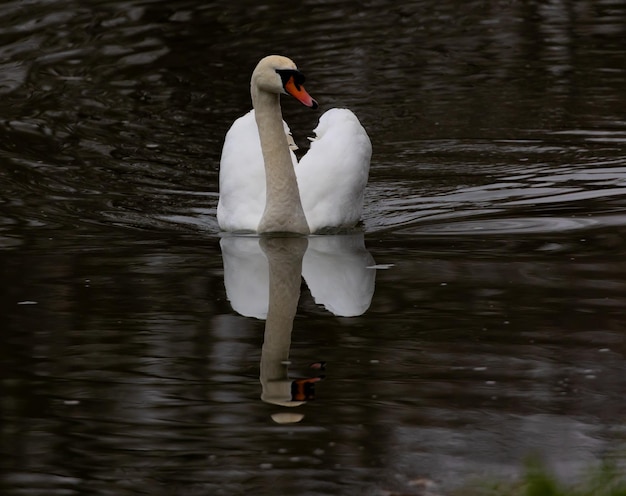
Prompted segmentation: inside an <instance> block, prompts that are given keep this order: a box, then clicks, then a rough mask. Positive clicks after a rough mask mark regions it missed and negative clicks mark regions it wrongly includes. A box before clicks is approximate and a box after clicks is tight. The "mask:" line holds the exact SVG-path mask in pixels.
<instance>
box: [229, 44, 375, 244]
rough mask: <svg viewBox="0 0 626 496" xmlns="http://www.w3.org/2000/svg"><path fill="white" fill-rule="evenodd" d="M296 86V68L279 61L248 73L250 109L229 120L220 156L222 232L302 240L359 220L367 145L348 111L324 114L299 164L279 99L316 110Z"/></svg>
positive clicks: (273, 58)
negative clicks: (283, 95)
mask: <svg viewBox="0 0 626 496" xmlns="http://www.w3.org/2000/svg"><path fill="white" fill-rule="evenodd" d="M303 81H304V76H302V74H301V73H300V72H299V71H298V70H297V68H296V65H295V64H294V63H293V62H292V61H291V60H290V59H288V58H286V57H281V56H278V55H272V56H269V57H265V58H264V59H262V60H261V61H260V62H259V64H258V65H257V67H256V69H255V70H254V72H253V73H252V80H251V95H252V104H253V106H254V109H255V110H254V111H251V112H249V113H248V114H246V115H244V116H243V117H241V118H239V119H237V120H236V121H235V123H234V124H233V125H232V127H231V128H230V130H229V131H228V133H227V135H226V140H225V142H224V148H223V150H222V158H221V162H220V199H219V203H218V206H217V219H218V222H219V225H220V227H221V228H222V229H223V230H226V231H255V232H272V231H274V232H275V231H283V232H295V233H302V234H308V233H309V232H315V231H318V230H320V229H322V228H325V227H352V226H354V225H355V224H356V223H357V222H358V221H359V219H360V217H361V212H362V209H363V192H364V189H365V185H366V183H367V175H368V171H369V163H370V157H371V153H372V148H371V144H370V141H369V138H368V136H367V133H366V132H365V130H364V129H363V127H362V126H361V124H360V123H359V121H358V119H357V118H356V116H355V115H354V114H353V113H352V112H350V111H349V110H347V109H331V110H329V111H328V112H326V113H325V114H323V115H322V117H321V118H320V121H319V124H318V126H317V128H316V129H315V133H316V138H315V139H314V140H313V142H312V144H311V148H310V150H309V152H308V153H306V154H305V155H304V157H302V160H301V161H300V163H299V164H298V163H297V161H296V158H295V155H294V154H293V153H292V152H290V150H289V141H291V142H292V143H293V141H292V140H290V138H291V137H290V136H289V135H288V133H289V129H288V128H287V125H286V124H285V123H284V122H283V120H282V114H281V110H280V99H279V98H280V94H281V93H289V94H290V95H292V96H294V97H295V98H297V99H298V100H299V101H300V102H302V103H303V104H304V105H307V106H309V107H312V108H317V102H315V100H313V99H312V98H311V96H310V95H309V94H308V93H307V92H306V91H305V89H304V87H303V86H302V82H303ZM294 166H295V173H294ZM266 191H267V192H268V194H267V195H266Z"/></svg>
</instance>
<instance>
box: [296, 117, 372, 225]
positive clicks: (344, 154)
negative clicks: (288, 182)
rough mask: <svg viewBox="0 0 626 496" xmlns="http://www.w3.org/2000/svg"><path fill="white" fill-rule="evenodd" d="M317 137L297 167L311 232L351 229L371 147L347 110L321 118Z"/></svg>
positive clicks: (360, 205)
mask: <svg viewBox="0 0 626 496" xmlns="http://www.w3.org/2000/svg"><path fill="white" fill-rule="evenodd" d="M315 133H316V138H315V139H313V141H312V142H311V148H310V150H309V151H308V152H307V153H306V154H305V155H304V156H303V157H302V158H301V159H300V163H299V164H298V165H297V167H296V176H297V178H298V187H299V189H300V197H301V199H302V206H303V208H304V213H305V215H306V218H307V221H308V222H309V227H310V229H311V231H312V232H315V231H318V230H320V229H322V228H324V227H352V226H354V225H356V223H357V222H358V221H359V219H360V218H361V213H362V211H363V194H364V192H365V186H366V184H367V177H368V174H369V166H370V159H371V156H372V145H371V143H370V140H369V137H368V136H367V133H366V132H365V129H364V128H363V126H362V125H361V123H360V122H359V120H358V119H357V117H356V116H355V115H354V114H353V113H352V112H351V111H350V110H348V109H331V110H329V111H328V112H326V113H325V114H323V115H322V117H321V118H320V122H319V124H318V126H317V128H315Z"/></svg>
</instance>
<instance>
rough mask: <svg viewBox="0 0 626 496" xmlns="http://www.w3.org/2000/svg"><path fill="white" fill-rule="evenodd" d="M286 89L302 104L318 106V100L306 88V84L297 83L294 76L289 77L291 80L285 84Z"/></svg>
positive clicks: (311, 106) (312, 106) (314, 107)
mask: <svg viewBox="0 0 626 496" xmlns="http://www.w3.org/2000/svg"><path fill="white" fill-rule="evenodd" d="M285 91H287V93H289V94H290V95H291V96H292V97H294V98H295V99H296V100H298V101H299V102H300V103H301V104H302V105H306V106H307V107H310V108H312V109H316V108H317V102H316V101H315V100H314V99H313V97H311V95H309V94H308V93H307V91H306V90H305V89H304V86H302V85H301V84H298V85H297V84H296V83H295V81H294V80H293V76H291V77H290V78H289V81H287V83H286V84H285Z"/></svg>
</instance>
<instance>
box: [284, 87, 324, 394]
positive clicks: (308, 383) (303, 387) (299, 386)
mask: <svg viewBox="0 0 626 496" xmlns="http://www.w3.org/2000/svg"><path fill="white" fill-rule="evenodd" d="M313 101H315V100H313ZM321 380H322V379H321V378H319V377H312V378H310V379H296V380H295V381H293V382H292V383H291V400H292V401H310V400H314V399H315V383H316V382H319V381H321Z"/></svg>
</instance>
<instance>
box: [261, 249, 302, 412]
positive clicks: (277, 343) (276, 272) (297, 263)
mask: <svg viewBox="0 0 626 496" xmlns="http://www.w3.org/2000/svg"><path fill="white" fill-rule="evenodd" d="M260 246H261V249H262V250H263V253H264V254H265V256H266V257H267V263H268V265H269V307H268V312H267V320H266V321H265V336H264V338H263V349H262V350H261V377H260V378H261V385H262V387H263V393H262V394H261V399H262V400H263V401H265V402H267V403H272V404H274V405H280V406H299V405H301V404H302V403H304V402H303V401H294V399H293V398H292V392H291V388H292V381H291V380H289V374H288V370H287V369H288V367H289V347H290V345H291V331H292V330H293V319H294V318H295V316H296V311H297V310H298V300H299V298H300V281H301V278H300V273H301V272H302V255H304V251H305V250H306V246H307V240H306V238H263V239H261V240H260Z"/></svg>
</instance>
